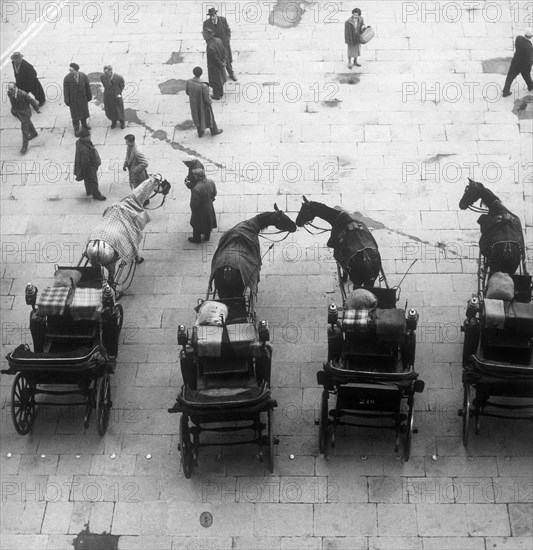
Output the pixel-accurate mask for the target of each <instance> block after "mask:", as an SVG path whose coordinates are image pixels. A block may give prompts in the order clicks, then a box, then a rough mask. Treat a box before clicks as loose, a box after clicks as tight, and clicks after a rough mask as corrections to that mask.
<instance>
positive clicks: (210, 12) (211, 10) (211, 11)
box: [207, 8, 217, 15]
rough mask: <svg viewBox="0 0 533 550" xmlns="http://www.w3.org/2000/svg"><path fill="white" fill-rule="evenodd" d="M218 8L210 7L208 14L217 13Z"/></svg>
mask: <svg viewBox="0 0 533 550" xmlns="http://www.w3.org/2000/svg"><path fill="white" fill-rule="evenodd" d="M216 13H217V10H216V9H215V8H209V9H208V10H207V15H216Z"/></svg>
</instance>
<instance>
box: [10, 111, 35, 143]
mask: <svg viewBox="0 0 533 550" xmlns="http://www.w3.org/2000/svg"><path fill="white" fill-rule="evenodd" d="M15 116H16V117H17V118H18V119H19V120H20V129H21V131H22V145H23V146H27V145H28V141H29V139H30V138H32V137H35V136H36V135H37V130H35V126H34V125H33V122H32V121H31V119H30V118H29V117H25V116H23V117H21V116H19V115H15Z"/></svg>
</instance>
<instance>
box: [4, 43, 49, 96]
mask: <svg viewBox="0 0 533 550" xmlns="http://www.w3.org/2000/svg"><path fill="white" fill-rule="evenodd" d="M23 57H24V56H23V55H22V54H21V53H20V52H15V53H13V55H12V56H11V61H12V62H13V73H14V74H15V82H16V83H17V88H19V89H20V90H24V91H25V92H28V93H30V94H33V97H34V98H35V99H36V100H37V101H38V102H39V107H41V106H42V105H43V104H44V103H45V101H46V97H45V94H44V90H43V87H42V86H41V83H40V82H39V79H38V78H37V71H36V70H35V69H34V68H33V65H31V64H30V63H28V62H27V61H26V60H25V59H23Z"/></svg>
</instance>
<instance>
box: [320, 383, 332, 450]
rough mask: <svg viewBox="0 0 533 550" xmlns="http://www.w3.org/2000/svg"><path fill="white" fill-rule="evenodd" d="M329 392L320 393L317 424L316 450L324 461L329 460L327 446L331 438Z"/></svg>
mask: <svg viewBox="0 0 533 550" xmlns="http://www.w3.org/2000/svg"><path fill="white" fill-rule="evenodd" d="M328 400H329V392H328V391H327V390H324V391H323V392H322V400H321V403H320V420H319V423H318V450H319V451H320V453H321V454H323V455H324V458H325V459H326V460H328V459H329V446H330V441H331V438H332V432H333V430H332V429H331V426H330V425H329V414H328V413H329V411H328Z"/></svg>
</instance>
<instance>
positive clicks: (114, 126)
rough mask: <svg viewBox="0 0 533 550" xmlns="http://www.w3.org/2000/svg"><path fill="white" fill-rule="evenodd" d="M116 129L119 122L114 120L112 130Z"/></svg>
mask: <svg viewBox="0 0 533 550" xmlns="http://www.w3.org/2000/svg"><path fill="white" fill-rule="evenodd" d="M116 127H117V121H116V120H113V122H111V129H112V130H113V129H114V128H116Z"/></svg>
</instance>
